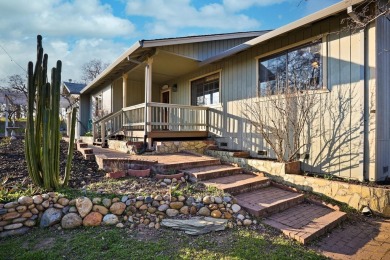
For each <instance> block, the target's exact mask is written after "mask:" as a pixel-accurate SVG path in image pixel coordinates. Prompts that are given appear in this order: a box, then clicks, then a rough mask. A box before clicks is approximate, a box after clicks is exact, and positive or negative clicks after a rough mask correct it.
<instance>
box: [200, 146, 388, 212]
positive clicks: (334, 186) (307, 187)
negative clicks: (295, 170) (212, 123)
mask: <svg viewBox="0 0 390 260" xmlns="http://www.w3.org/2000/svg"><path fill="white" fill-rule="evenodd" d="M206 154H207V155H210V156H213V157H219V158H220V159H221V161H223V162H229V163H235V164H237V165H239V166H240V167H243V168H245V169H247V170H250V171H261V172H264V173H266V174H267V177H269V178H271V179H272V180H273V181H275V182H278V183H282V184H285V185H288V186H292V187H295V188H298V189H300V190H304V191H310V192H313V193H317V194H322V195H325V196H327V197H330V198H332V199H335V200H337V201H340V202H343V203H346V204H348V205H349V206H350V207H352V208H355V209H357V210H361V209H362V207H364V206H369V207H370V209H371V210H373V211H374V212H375V213H376V214H379V215H382V216H384V217H390V189H384V188H380V187H369V186H365V185H358V184H350V183H347V182H340V181H335V180H331V179H330V180H328V179H322V178H315V177H310V176H304V175H295V174H286V173H285V164H283V163H278V162H273V161H267V160H259V159H246V158H237V157H232V153H231V152H226V151H217V150H207V151H206Z"/></svg>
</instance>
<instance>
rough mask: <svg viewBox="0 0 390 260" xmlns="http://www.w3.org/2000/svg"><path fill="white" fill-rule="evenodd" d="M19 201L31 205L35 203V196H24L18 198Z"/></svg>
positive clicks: (21, 203)
mask: <svg viewBox="0 0 390 260" xmlns="http://www.w3.org/2000/svg"><path fill="white" fill-rule="evenodd" d="M18 203H19V204H20V205H27V206H28V205H31V204H33V203H34V200H33V198H31V197H29V196H22V197H20V198H19V199H18Z"/></svg>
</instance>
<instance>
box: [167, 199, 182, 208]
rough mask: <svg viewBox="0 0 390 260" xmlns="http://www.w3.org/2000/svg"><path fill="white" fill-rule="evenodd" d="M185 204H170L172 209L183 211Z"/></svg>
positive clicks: (177, 202) (178, 202)
mask: <svg viewBox="0 0 390 260" xmlns="http://www.w3.org/2000/svg"><path fill="white" fill-rule="evenodd" d="M183 205H184V204H183V202H180V201H176V202H171V203H170V204H169V206H170V207H171V208H172V209H181V208H182V207H183Z"/></svg>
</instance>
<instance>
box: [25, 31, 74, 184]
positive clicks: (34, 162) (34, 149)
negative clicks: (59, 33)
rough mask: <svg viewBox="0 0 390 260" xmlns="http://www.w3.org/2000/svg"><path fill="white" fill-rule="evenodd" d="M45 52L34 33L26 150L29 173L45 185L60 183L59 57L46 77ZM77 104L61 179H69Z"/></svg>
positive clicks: (29, 70) (30, 67) (30, 68)
mask: <svg viewBox="0 0 390 260" xmlns="http://www.w3.org/2000/svg"><path fill="white" fill-rule="evenodd" d="M47 61H48V55H47V54H43V47H42V36H40V35H38V37H37V61H36V63H35V69H34V68H33V63H32V62H31V61H30V62H29V63H28V113H27V127H26V138H25V153H26V161H27V168H28V172H29V175H30V177H31V179H32V180H33V182H34V183H35V184H36V185H39V186H41V187H43V188H45V189H57V188H58V187H59V186H60V184H61V183H60V139H61V137H60V130H59V126H60V120H59V112H60V87H61V66H62V63H61V61H57V66H56V67H55V68H53V69H52V71H51V83H48V80H47ZM75 123H76V108H74V109H73V112H72V134H71V136H70V141H69V142H70V144H69V151H68V159H67V164H66V170H65V176H64V181H63V183H62V184H64V185H66V184H67V181H68V180H69V174H70V170H69V168H70V166H71V161H72V158H73V143H74V127H75Z"/></svg>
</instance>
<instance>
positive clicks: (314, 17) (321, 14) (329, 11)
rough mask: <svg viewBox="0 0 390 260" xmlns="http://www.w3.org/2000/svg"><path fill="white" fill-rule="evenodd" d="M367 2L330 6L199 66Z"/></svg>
mask: <svg viewBox="0 0 390 260" xmlns="http://www.w3.org/2000/svg"><path fill="white" fill-rule="evenodd" d="M363 1H365V0H348V1H347V0H344V1H342V2H340V3H337V4H334V5H332V6H329V7H328V8H325V9H322V10H320V11H318V12H315V13H313V14H310V15H308V16H305V17H303V18H301V19H299V20H296V21H294V22H292V23H289V24H287V25H284V26H282V27H279V28H278V29H275V30H273V31H270V32H268V33H266V34H263V35H261V36H259V37H256V38H254V39H251V40H249V41H247V42H245V43H242V44H240V45H237V46H235V47H233V48H231V49H228V50H226V51H224V52H222V53H220V54H218V55H215V56H213V57H210V58H208V59H205V60H204V61H202V62H200V63H199V66H204V65H207V64H210V63H213V62H216V61H219V60H221V59H224V58H226V57H229V56H231V55H233V54H236V53H238V52H241V51H243V50H246V49H249V48H250V47H252V46H254V45H257V44H259V43H261V42H264V41H267V40H269V39H271V38H274V37H277V36H279V35H282V34H284V33H287V32H289V31H292V30H294V29H297V28H299V27H301V26H304V25H306V24H310V23H313V22H315V21H318V20H321V19H324V18H326V17H329V16H331V15H333V14H336V13H339V12H341V11H343V10H346V9H347V8H348V6H352V5H355V4H358V3H361V2H363Z"/></svg>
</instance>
